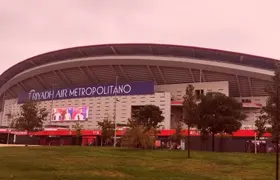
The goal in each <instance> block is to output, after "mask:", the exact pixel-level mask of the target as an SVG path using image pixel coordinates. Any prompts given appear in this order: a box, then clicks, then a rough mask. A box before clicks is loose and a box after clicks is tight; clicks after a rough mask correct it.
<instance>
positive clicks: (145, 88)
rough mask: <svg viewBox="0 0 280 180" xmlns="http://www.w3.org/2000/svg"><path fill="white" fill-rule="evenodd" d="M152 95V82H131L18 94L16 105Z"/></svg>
mask: <svg viewBox="0 0 280 180" xmlns="http://www.w3.org/2000/svg"><path fill="white" fill-rule="evenodd" d="M146 94H154V82H153V81H146V82H131V83H122V84H118V85H116V84H105V85H94V86H83V87H75V88H61V89H50V90H45V91H36V90H34V89H33V90H31V91H29V92H28V93H26V92H25V93H20V94H19V96H18V104H21V103H23V102H24V101H25V100H32V101H47V100H58V99H71V98H85V97H101V96H115V95H116V96H125V95H146Z"/></svg>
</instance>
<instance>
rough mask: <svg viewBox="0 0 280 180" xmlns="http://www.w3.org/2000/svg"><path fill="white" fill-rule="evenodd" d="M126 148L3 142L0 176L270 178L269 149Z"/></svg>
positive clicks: (82, 179)
mask: <svg viewBox="0 0 280 180" xmlns="http://www.w3.org/2000/svg"><path fill="white" fill-rule="evenodd" d="M186 156H187V152H186V151H167V150H131V149H122V148H116V149H113V148H100V147H98V148H97V147H79V146H75V147H73V146H72V147H70V146H69V147H65V146H64V147H63V146H62V147H49V146H48V147H46V146H45V147H43V146H39V147H3V148H0V162H1V163H0V179H13V180H32V179H34V180H35V179H36V180H38V179H42V180H50V179H53V180H55V179H67V180H76V179H79V180H88V179H100V180H106V179H143V180H144V179H149V180H150V179H155V180H156V179H160V180H165V179H168V180H169V179H176V180H180V179H184V180H185V179H190V180H192V179H196V180H264V179H265V180H270V179H274V178H273V175H274V159H275V158H274V157H275V156H274V154H257V155H255V154H248V153H247V154H246V153H211V152H192V159H187V158H186Z"/></svg>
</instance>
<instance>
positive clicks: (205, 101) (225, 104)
mask: <svg viewBox="0 0 280 180" xmlns="http://www.w3.org/2000/svg"><path fill="white" fill-rule="evenodd" d="M199 115H200V118H199V121H198V123H197V127H198V129H199V130H204V131H208V132H209V133H210V134H211V135H212V151H215V134H217V133H226V134H232V133H233V132H235V131H237V130H238V129H240V127H241V125H242V123H241V122H242V121H244V120H245V119H246V115H245V114H244V113H242V104H241V103H239V102H237V101H236V100H235V99H233V98H232V97H228V96H226V95H225V94H222V93H218V92H215V93H212V92H211V93H207V94H206V95H205V96H202V97H201V102H200V103H199Z"/></svg>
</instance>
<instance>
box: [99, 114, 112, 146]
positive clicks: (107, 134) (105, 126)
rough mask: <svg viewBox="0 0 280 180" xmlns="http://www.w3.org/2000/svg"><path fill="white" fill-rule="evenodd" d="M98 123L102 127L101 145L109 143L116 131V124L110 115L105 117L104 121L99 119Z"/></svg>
mask: <svg viewBox="0 0 280 180" xmlns="http://www.w3.org/2000/svg"><path fill="white" fill-rule="evenodd" d="M97 125H98V126H99V128H101V131H102V132H101V145H103V144H105V145H108V144H109V143H110V142H111V141H112V138H113V137H114V133H115V124H114V122H113V121H111V120H110V119H109V118H108V117H106V118H104V119H103V121H97Z"/></svg>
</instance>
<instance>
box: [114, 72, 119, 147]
mask: <svg viewBox="0 0 280 180" xmlns="http://www.w3.org/2000/svg"><path fill="white" fill-rule="evenodd" d="M118 78H119V77H118V76H116V84H115V88H117V89H118V87H117V86H118ZM117 101H118V99H117V92H115V98H114V147H116V146H117V120H116V119H117Z"/></svg>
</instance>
